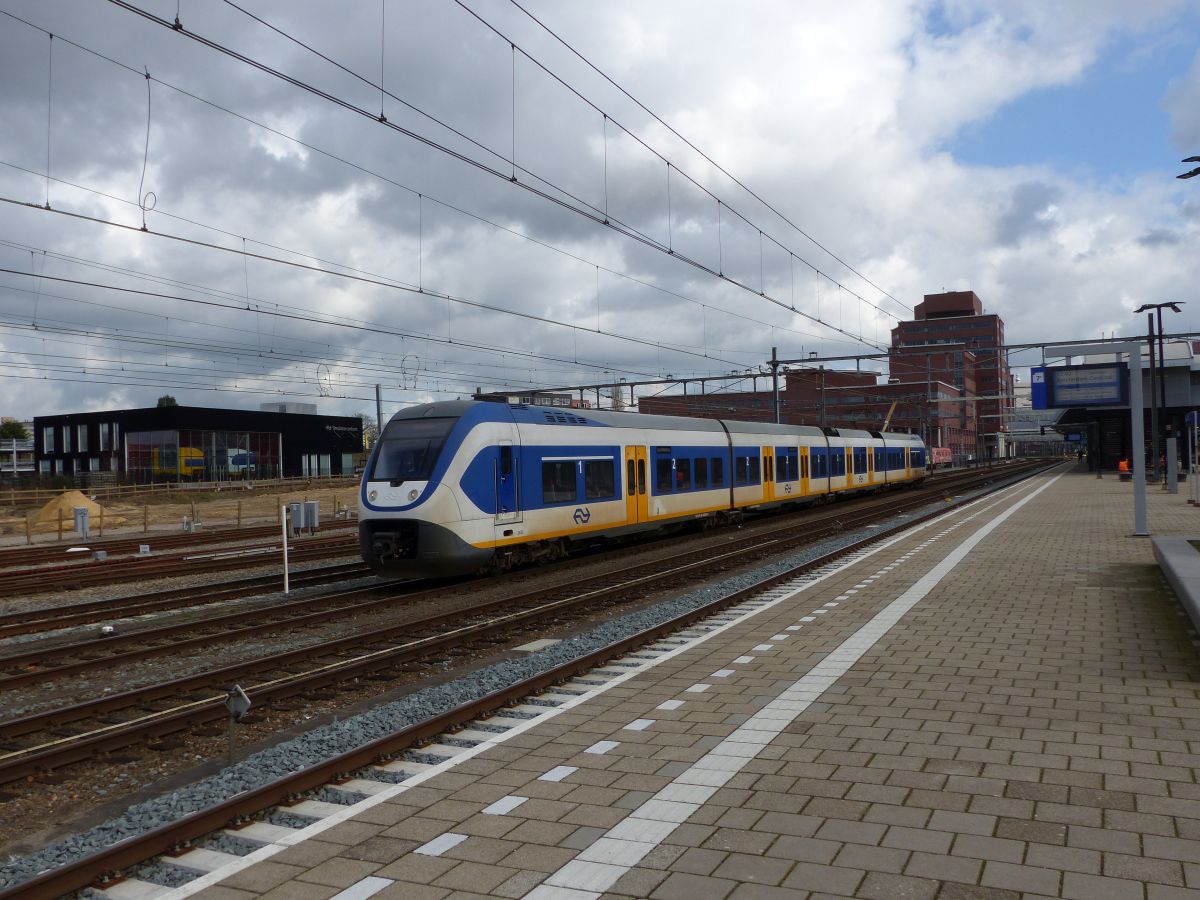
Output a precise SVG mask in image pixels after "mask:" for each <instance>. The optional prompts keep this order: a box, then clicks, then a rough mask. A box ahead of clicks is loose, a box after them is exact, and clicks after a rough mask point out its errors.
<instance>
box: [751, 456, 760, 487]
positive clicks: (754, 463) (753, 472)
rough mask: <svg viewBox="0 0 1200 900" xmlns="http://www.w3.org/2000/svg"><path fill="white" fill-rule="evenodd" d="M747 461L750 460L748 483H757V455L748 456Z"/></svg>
mask: <svg viewBox="0 0 1200 900" xmlns="http://www.w3.org/2000/svg"><path fill="white" fill-rule="evenodd" d="M749 462H750V483H751V484H758V482H759V477H758V457H757V456H752V457H750V459H749Z"/></svg>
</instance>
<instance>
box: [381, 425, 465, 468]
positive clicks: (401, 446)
mask: <svg viewBox="0 0 1200 900" xmlns="http://www.w3.org/2000/svg"><path fill="white" fill-rule="evenodd" d="M457 421H458V420H457V419H451V418H445V419H393V420H392V421H391V422H390V423H388V426H387V428H385V429H384V431H383V440H381V441H380V442H379V453H378V454H377V455H376V456H375V465H374V468H373V469H372V470H371V477H370V480H371V481H390V482H392V484H401V483H402V482H405V481H428V480H429V478H430V476H431V475H432V474H433V467H434V465H435V464H436V463H437V459H438V455H439V454H440V453H441V452H442V446H443V445H444V444H445V443H446V436H447V435H448V434H450V429H451V428H453V427H454V423H455V422H457Z"/></svg>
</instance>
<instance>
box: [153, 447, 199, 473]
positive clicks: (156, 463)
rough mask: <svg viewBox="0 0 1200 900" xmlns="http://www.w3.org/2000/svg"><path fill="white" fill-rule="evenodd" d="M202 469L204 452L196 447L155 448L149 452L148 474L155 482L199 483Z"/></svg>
mask: <svg viewBox="0 0 1200 900" xmlns="http://www.w3.org/2000/svg"><path fill="white" fill-rule="evenodd" d="M204 467H205V461H204V451H203V450H200V449H199V448H197V447H180V448H178V449H176V448H175V447H162V448H159V447H155V448H154V449H153V450H151V451H150V472H151V475H152V476H153V477H154V479H155V480H156V481H157V480H161V479H164V478H165V479H171V480H175V481H199V480H201V479H202V478H204V471H205V469H204Z"/></svg>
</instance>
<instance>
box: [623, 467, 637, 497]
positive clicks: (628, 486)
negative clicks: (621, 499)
mask: <svg viewBox="0 0 1200 900" xmlns="http://www.w3.org/2000/svg"><path fill="white" fill-rule="evenodd" d="M636 483H637V478H636V477H635V476H634V474H633V460H632V459H630V460H626V461H625V492H626V493H627V494H629V496H630V497H632V496H633V492H634V491H635V490H637V488H636V487H635V485H636Z"/></svg>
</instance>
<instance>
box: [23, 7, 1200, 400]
mask: <svg viewBox="0 0 1200 900" xmlns="http://www.w3.org/2000/svg"><path fill="white" fill-rule="evenodd" d="M521 4H522V5H521V6H517V5H516V4H515V3H513V2H510V0H363V2H348V3H341V4H327V3H316V2H283V0H276V2H263V0H237V3H236V5H235V4H234V3H231V2H219V0H203V2H201V0H128V2H127V3H112V2H101V0H94V2H89V3H83V2H74V0H72V2H68V0H63V2H55V3H46V2H44V0H0V13H3V14H2V15H0V117H2V118H0V121H3V122H4V127H3V128H0V200H2V201H3V202H2V203H0V269H2V270H3V271H0V415H11V416H16V417H18V418H30V417H32V416H34V415H40V414H44V413H52V412H71V411H79V410H90V409H104V408H122V407H129V406H147V405H153V404H154V402H155V399H156V398H157V397H158V396H160V395H162V394H164V393H169V394H172V395H173V396H175V397H176V398H177V399H178V400H179V402H180V403H186V404H191V405H200V406H229V407H241V408H255V407H257V406H258V404H260V403H263V402H272V401H281V400H285V401H294V402H310V403H317V404H318V407H319V409H320V411H321V412H324V413H328V414H349V413H353V412H356V411H359V410H369V409H373V406H374V392H375V385H376V384H378V385H381V386H382V392H383V396H384V401H385V408H386V410H388V411H390V410H394V409H396V408H398V407H399V406H400V405H402V404H406V403H412V402H421V401H426V400H430V399H446V398H454V397H457V396H461V395H465V394H469V393H470V392H471V391H472V390H473V389H474V388H476V387H483V388H485V389H499V388H510V389H512V388H521V387H528V386H531V385H538V386H542V385H571V384H582V383H596V382H607V381H615V380H617V379H619V378H625V379H627V380H629V381H636V380H645V379H651V378H658V377H663V376H667V375H673V376H676V377H681V376H696V375H714V374H727V373H730V372H734V371H745V370H747V369H749V368H755V367H757V366H759V365H760V364H762V363H763V362H764V361H765V360H766V359H767V358H768V357H769V355H770V349H771V347H772V346H776V347H778V348H779V353H780V355H781V356H782V357H784V358H799V357H807V356H809V355H810V354H812V353H814V352H815V353H817V354H818V355H819V356H820V357H828V356H842V355H850V354H855V353H868V352H872V351H873V350H875V349H876V348H877V347H879V346H881V345H886V344H887V341H888V333H889V329H890V328H891V327H892V326H893V325H894V324H895V322H896V321H897V320H898V319H903V318H908V317H910V315H911V309H912V307H913V306H915V305H916V304H917V303H918V302H920V300H921V297H922V295H923V294H926V293H935V292H939V291H942V290H968V289H969V290H974V291H975V292H976V293H977V294H979V296H980V297H981V298H982V300H983V302H984V304H985V306H986V308H987V310H988V311H989V312H996V313H999V314H1000V315H1001V316H1003V318H1004V320H1005V322H1006V326H1007V339H1008V340H1009V342H1010V343H1016V342H1036V341H1053V340H1074V339H1092V338H1096V337H1100V336H1102V335H1113V334H1116V335H1130V334H1133V333H1134V332H1135V331H1139V330H1141V329H1143V328H1144V322H1143V321H1142V320H1141V319H1140V317H1135V316H1134V315H1133V314H1132V310H1133V308H1135V307H1136V306H1138V305H1139V304H1141V303H1145V302H1157V301H1161V300H1185V301H1188V305H1187V306H1186V307H1184V313H1183V314H1182V315H1172V316H1170V317H1169V319H1170V322H1169V324H1170V328H1171V329H1172V330H1175V331H1180V332H1183V331H1193V330H1200V293H1198V292H1197V285H1200V249H1198V248H1200V178H1197V179H1193V180H1191V181H1181V180H1178V179H1176V178H1175V175H1177V174H1179V173H1180V172H1183V171H1185V170H1187V169H1189V168H1191V167H1192V166H1191V165H1184V164H1182V163H1180V162H1179V160H1180V159H1181V158H1183V157H1185V156H1192V155H1200V54H1198V51H1197V48H1198V47H1200V4H1197V3H1196V2H1194V0H1192V2H1168V0H1144V2H1140V3H1130V2H1127V0H1087V2H1083V0H1064V2H1061V3H1054V4H1046V3H1044V2H1040V0H1009V2H1000V3H997V2H995V0H986V2H985V0H949V2H932V0H837V2H804V3H796V2H793V0H778V2H776V0H748V2H744V3H738V4H732V3H716V2H696V0H678V2H657V3H645V2H632V0H629V2H621V0H606V2H604V3H588V4H583V3H574V4H561V3H551V2H547V0H521ZM522 7H523V8H522ZM139 10H140V11H142V12H144V13H146V14H147V15H145V16H143V15H140V14H139ZM177 17H178V20H179V22H180V24H181V26H182V28H181V29H178V30H175V29H172V28H171V27H170V25H171V24H172V23H173V22H174V21H175V20H176V18H177ZM163 23H166V24H163ZM543 26H544V27H543ZM50 35H53V38H51V37H50ZM559 39H561V40H559ZM589 61H590V63H592V64H594V66H595V68H591V67H589V65H588V64H587V63H588V62H589ZM147 75H148V76H149V77H147ZM626 92H627V93H626ZM381 118H382V119H383V120H384V121H380V119H381ZM47 206H48V207H49V209H47V208H46V207H47ZM1038 359H1040V353H1034V354H1027V355H1026V356H1024V357H1017V358H1014V363H1015V364H1017V365H1020V364H1022V363H1024V364H1026V365H1027V364H1029V363H1031V362H1037V361H1038Z"/></svg>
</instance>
